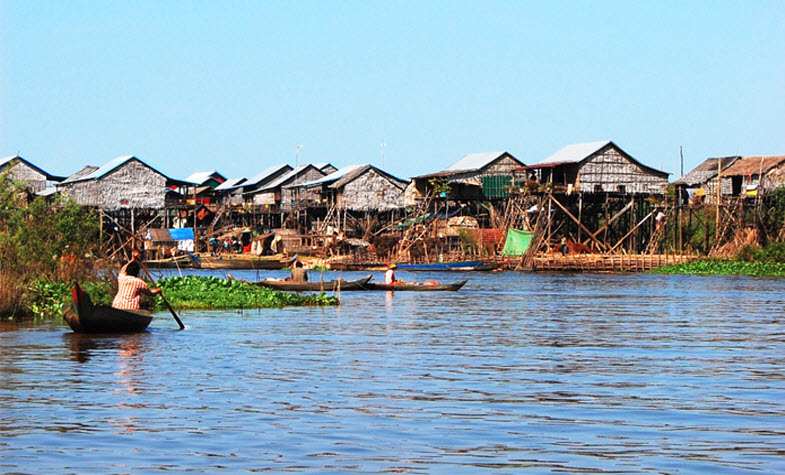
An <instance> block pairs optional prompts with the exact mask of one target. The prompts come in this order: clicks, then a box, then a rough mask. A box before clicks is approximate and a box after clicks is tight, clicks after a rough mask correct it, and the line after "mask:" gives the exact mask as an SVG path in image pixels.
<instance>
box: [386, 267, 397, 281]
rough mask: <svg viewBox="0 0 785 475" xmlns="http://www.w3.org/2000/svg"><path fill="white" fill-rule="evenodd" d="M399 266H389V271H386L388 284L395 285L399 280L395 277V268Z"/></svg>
mask: <svg viewBox="0 0 785 475" xmlns="http://www.w3.org/2000/svg"><path fill="white" fill-rule="evenodd" d="M397 268H398V266H397V265H395V264H390V265H389V266H387V272H385V273H384V283H385V284H387V285H395V283H396V282H398V279H397V278H396V277H395V269H397Z"/></svg>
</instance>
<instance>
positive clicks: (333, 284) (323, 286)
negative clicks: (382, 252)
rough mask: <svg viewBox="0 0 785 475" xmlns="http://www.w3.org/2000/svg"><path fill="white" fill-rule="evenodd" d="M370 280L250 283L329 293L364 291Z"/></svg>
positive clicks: (280, 288)
mask: <svg viewBox="0 0 785 475" xmlns="http://www.w3.org/2000/svg"><path fill="white" fill-rule="evenodd" d="M369 280H371V276H370V275H369V276H368V277H364V278H362V279H357V280H343V279H338V280H328V281H324V282H289V281H285V280H260V281H258V282H252V283H253V284H255V285H258V286H260V287H267V288H271V289H276V290H286V291H289V292H309V291H310V292H331V291H336V290H340V291H342V292H343V291H350V290H365V287H364V286H365V284H367V283H368V281H369Z"/></svg>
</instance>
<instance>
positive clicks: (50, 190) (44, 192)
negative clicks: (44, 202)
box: [36, 187, 57, 197]
mask: <svg viewBox="0 0 785 475" xmlns="http://www.w3.org/2000/svg"><path fill="white" fill-rule="evenodd" d="M56 193H57V188H55V187H49V188H44V189H43V190H41V191H38V192H36V195H38V196H44V197H46V196H52V195H54V194H56Z"/></svg>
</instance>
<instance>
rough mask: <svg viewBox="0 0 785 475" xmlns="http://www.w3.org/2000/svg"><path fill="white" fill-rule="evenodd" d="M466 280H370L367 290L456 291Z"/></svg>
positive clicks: (366, 286) (366, 285)
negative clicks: (430, 281) (434, 282)
mask: <svg viewBox="0 0 785 475" xmlns="http://www.w3.org/2000/svg"><path fill="white" fill-rule="evenodd" d="M466 282H467V281H466V280H461V281H458V282H452V283H450V284H429V283H427V282H398V283H395V284H376V283H372V282H368V283H367V284H365V290H387V291H392V292H437V291H455V290H458V289H460V288H461V287H463V286H464V285H466Z"/></svg>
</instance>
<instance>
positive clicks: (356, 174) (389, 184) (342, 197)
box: [299, 164, 408, 211]
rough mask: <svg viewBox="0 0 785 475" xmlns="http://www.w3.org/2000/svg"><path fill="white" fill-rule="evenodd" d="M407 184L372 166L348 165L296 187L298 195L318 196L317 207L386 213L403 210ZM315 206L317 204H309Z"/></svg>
mask: <svg viewBox="0 0 785 475" xmlns="http://www.w3.org/2000/svg"><path fill="white" fill-rule="evenodd" d="M407 184H408V182H406V181H404V180H401V179H400V178H396V177H394V176H393V175H390V174H389V173H387V172H385V171H383V170H381V169H379V168H377V167H375V166H373V165H367V164H366V165H350V166H347V167H343V168H340V169H338V170H337V171H335V172H333V173H331V174H329V175H327V176H325V177H323V178H320V179H318V180H314V181H310V182H306V183H303V184H301V185H299V188H300V193H307V192H309V191H310V192H316V193H318V196H319V197H320V198H319V200H318V201H319V202H318V205H320V206H323V207H330V206H334V207H335V208H336V209H346V210H353V211H386V210H391V209H396V208H402V207H403V192H404V189H405V188H406V185H407ZM311 204H312V205H315V204H317V203H311Z"/></svg>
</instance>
